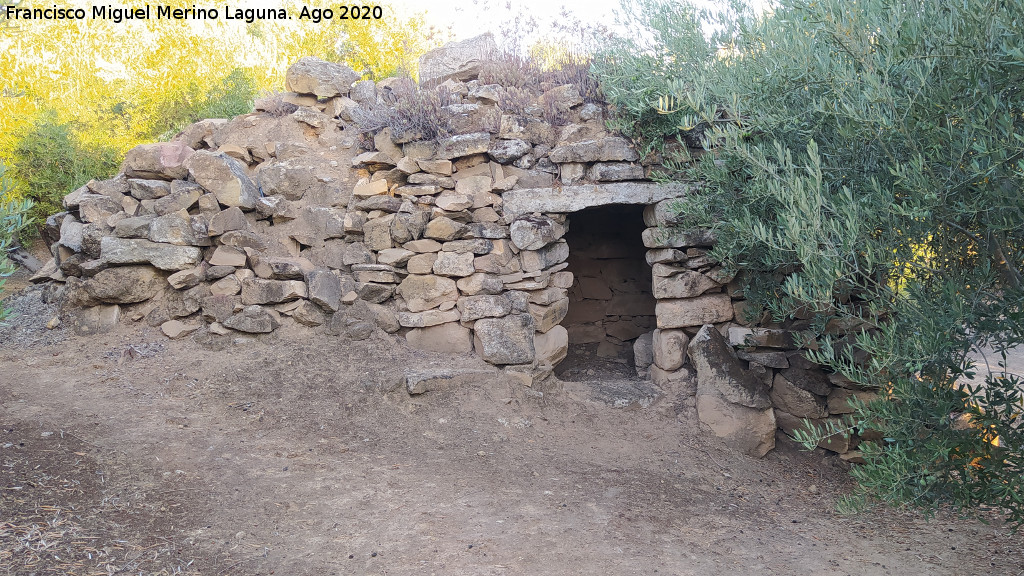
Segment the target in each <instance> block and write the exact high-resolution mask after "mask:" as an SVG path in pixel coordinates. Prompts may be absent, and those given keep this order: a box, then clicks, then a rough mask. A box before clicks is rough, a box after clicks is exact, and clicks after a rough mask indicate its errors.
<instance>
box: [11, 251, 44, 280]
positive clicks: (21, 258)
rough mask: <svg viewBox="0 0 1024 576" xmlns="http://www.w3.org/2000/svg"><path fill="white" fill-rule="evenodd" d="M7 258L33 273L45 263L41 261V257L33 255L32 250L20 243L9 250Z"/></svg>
mask: <svg viewBox="0 0 1024 576" xmlns="http://www.w3.org/2000/svg"><path fill="white" fill-rule="evenodd" d="M7 258H8V260H10V261H11V262H14V263H15V264H18V265H19V266H21V267H22V268H25V269H26V270H28V271H29V272H31V273H33V274H35V273H36V272H38V271H39V269H40V268H42V267H43V263H42V262H40V261H39V258H36V257H35V256H33V255H32V253H31V252H29V251H28V250H25V249H24V248H22V247H21V245H18V244H16V245H15V246H14V247H13V248H10V249H8V250H7Z"/></svg>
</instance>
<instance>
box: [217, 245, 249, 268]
mask: <svg viewBox="0 0 1024 576" xmlns="http://www.w3.org/2000/svg"><path fill="white" fill-rule="evenodd" d="M246 261H247V257H246V255H245V251H243V250H240V249H238V248H233V247H231V246H217V248H215V249H214V251H213V254H212V255H211V256H210V265H211V266H234V267H235V268H244V267H245V263H246Z"/></svg>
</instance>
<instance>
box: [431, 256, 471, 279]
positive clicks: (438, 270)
mask: <svg viewBox="0 0 1024 576" xmlns="http://www.w3.org/2000/svg"><path fill="white" fill-rule="evenodd" d="M473 260H474V256H473V253H472V252H466V253H461V254H460V253H457V252H440V253H438V254H437V260H435V261H434V268H433V270H434V274H437V275H438V276H454V277H457V278H461V277H464V276H469V275H471V274H473V273H474V272H476V268H475V267H474V265H473Z"/></svg>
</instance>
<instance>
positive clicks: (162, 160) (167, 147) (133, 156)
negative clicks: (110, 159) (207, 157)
mask: <svg viewBox="0 0 1024 576" xmlns="http://www.w3.org/2000/svg"><path fill="white" fill-rule="evenodd" d="M194 152H195V150H193V149H192V148H190V147H188V146H186V145H185V144H182V143H181V142H159V143H156V144H142V145H140V146H136V147H135V148H132V149H131V150H129V151H128V154H126V155H125V157H124V164H123V165H122V167H121V171H122V172H124V173H125V175H126V176H128V177H129V178H142V179H145V180H184V179H185V177H187V176H188V168H187V167H186V166H185V161H186V160H188V159H189V157H190V156H192V154H193V153H194Z"/></svg>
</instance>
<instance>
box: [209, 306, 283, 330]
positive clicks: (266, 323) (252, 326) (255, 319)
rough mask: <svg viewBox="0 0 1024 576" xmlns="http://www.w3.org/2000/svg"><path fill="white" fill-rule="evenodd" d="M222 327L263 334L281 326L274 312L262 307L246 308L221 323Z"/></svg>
mask: <svg viewBox="0 0 1024 576" xmlns="http://www.w3.org/2000/svg"><path fill="white" fill-rule="evenodd" d="M223 324H224V326H225V327H227V328H231V329H232V330H238V331H239V332H248V333H252V334H265V333H268V332H273V331H274V330H277V328H278V327H280V326H281V320H280V319H279V318H278V317H277V314H276V312H275V313H272V312H271V311H270V310H268V309H266V308H264V307H263V306H257V305H252V306H246V307H245V308H244V309H242V311H241V312H238V313H236V314H234V315H232V316H231V317H230V318H228V319H227V320H225V321H224V322H223Z"/></svg>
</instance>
